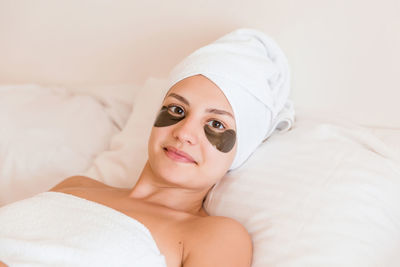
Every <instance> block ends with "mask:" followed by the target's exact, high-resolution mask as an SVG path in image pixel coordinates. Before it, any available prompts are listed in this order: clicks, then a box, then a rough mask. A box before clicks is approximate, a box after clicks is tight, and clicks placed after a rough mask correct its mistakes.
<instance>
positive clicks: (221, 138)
mask: <svg viewBox="0 0 400 267" xmlns="http://www.w3.org/2000/svg"><path fill="white" fill-rule="evenodd" d="M204 132H205V134H206V137H207V139H208V141H209V142H210V143H211V144H212V145H213V146H215V147H216V148H217V149H218V150H219V151H221V152H224V153H228V152H229V151H231V150H232V148H233V147H234V146H235V142H236V132H235V131H234V130H231V129H229V130H226V131H223V132H216V131H214V130H212V128H211V127H210V126H209V125H208V124H206V125H204Z"/></svg>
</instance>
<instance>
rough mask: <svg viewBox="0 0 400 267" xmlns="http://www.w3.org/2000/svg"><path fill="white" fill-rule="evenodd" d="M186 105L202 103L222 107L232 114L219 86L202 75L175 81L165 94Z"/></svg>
mask: <svg viewBox="0 0 400 267" xmlns="http://www.w3.org/2000/svg"><path fill="white" fill-rule="evenodd" d="M167 97H173V98H176V99H178V100H180V101H181V102H184V103H185V102H188V103H185V104H188V105H195V104H196V105H204V106H206V107H207V108H215V109H223V110H226V111H228V112H230V113H232V115H233V111H232V107H231V105H230V103H229V101H228V99H227V98H226V97H225V95H224V93H223V92H222V91H221V90H220V89H219V87H218V86H217V85H216V84H215V83H213V82H212V81H210V80H209V79H208V78H206V77H204V76H203V75H195V76H191V77H188V78H185V79H183V80H181V81H179V82H177V83H176V84H175V85H174V86H172V88H171V89H170V90H169V91H168V93H167V94H166V98H167Z"/></svg>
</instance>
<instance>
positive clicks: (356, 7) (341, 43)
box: [0, 0, 400, 127]
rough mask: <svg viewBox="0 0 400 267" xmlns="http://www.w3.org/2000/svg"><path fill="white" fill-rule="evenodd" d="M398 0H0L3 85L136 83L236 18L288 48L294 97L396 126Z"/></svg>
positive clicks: (364, 120) (238, 23) (399, 95)
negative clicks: (262, 31) (267, 34)
mask: <svg viewBox="0 0 400 267" xmlns="http://www.w3.org/2000/svg"><path fill="white" fill-rule="evenodd" d="M399 14H400V1H398V0H382V1H372V0H347V1H346V0H331V1H323V0H302V1H295V0H271V1H265V0H252V1H251V0H250V1H239V0H218V1H215V0H213V1H211V0H196V1H193V0H187V1H183V0H182V1H178V0H169V1H166V0H159V1H133V0H132V1H128V0H125V1H122V0H113V1H111V0H108V1H107V0H79V1H78V0H70V1H68V0H64V1H61V0H58V1H57V0H35V1H32V0H20V1H16V0H0V84H5V83H32V82H34V83H42V84H64V85H76V84H114V83H127V82H135V83H141V82H143V80H144V79H145V78H146V77H148V76H165V75H166V74H167V72H168V71H169V69H170V68H171V67H172V66H173V65H174V64H176V63H177V62H178V61H179V60H180V59H181V58H182V57H184V56H185V55H187V54H188V53H190V52H191V51H192V50H193V49H195V48H197V47H199V46H201V45H204V44H206V43H208V42H210V41H212V40H214V39H215V38H217V37H219V36H220V35H222V34H224V33H226V32H228V31H230V30H233V29H235V28H237V27H243V26H244V27H256V28H259V29H261V30H264V31H265V32H267V33H269V34H270V35H271V36H272V37H274V38H275V39H276V40H277V41H278V42H279V43H280V44H281V46H282V48H283V49H284V50H285V52H286V53H287V55H288V57H289V61H290V63H291V66H292V73H293V93H292V97H293V98H294V100H295V101H296V103H297V104H298V105H300V106H308V107H309V108H314V109H316V110H321V109H327V110H331V111H335V112H338V113H342V114H344V115H346V116H349V117H350V118H353V119H356V120H358V121H359V122H361V123H364V124H369V125H381V126H396V127H400V116H398V115H397V114H400V108H399V107H398V101H399V99H400V93H399V91H400V81H399V77H400V70H399V69H400V68H399V66H398V63H399V62H400V51H399V47H400V16H399Z"/></svg>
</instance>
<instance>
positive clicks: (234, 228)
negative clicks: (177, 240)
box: [183, 216, 253, 267]
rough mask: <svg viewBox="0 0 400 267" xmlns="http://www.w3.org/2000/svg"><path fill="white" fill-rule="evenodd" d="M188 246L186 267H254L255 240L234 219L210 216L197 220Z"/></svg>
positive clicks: (186, 247) (187, 243) (185, 260)
mask: <svg viewBox="0 0 400 267" xmlns="http://www.w3.org/2000/svg"><path fill="white" fill-rule="evenodd" d="M185 245H186V246H185V250H187V251H185V259H184V265H183V266H187V267H191V266H231V267H234V266H250V265H251V259H252V254H253V251H252V241H251V237H250V235H249V233H248V232H247V230H246V228H245V227H244V226H243V225H242V224H240V223H239V222H238V221H236V220H234V219H232V218H228V217H222V216H207V217H202V218H199V219H197V220H196V222H195V226H194V227H193V228H192V231H191V234H190V238H189V240H187V242H186V244H185Z"/></svg>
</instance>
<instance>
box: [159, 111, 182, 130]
mask: <svg viewBox="0 0 400 267" xmlns="http://www.w3.org/2000/svg"><path fill="white" fill-rule="evenodd" d="M184 118H185V116H182V117H177V116H173V115H172V114H171V113H169V112H168V107H166V106H163V107H162V108H161V110H160V112H159V113H158V115H157V118H156V120H155V122H154V127H165V126H170V125H173V124H175V123H178V122H180V121H181V120H183V119H184Z"/></svg>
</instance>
